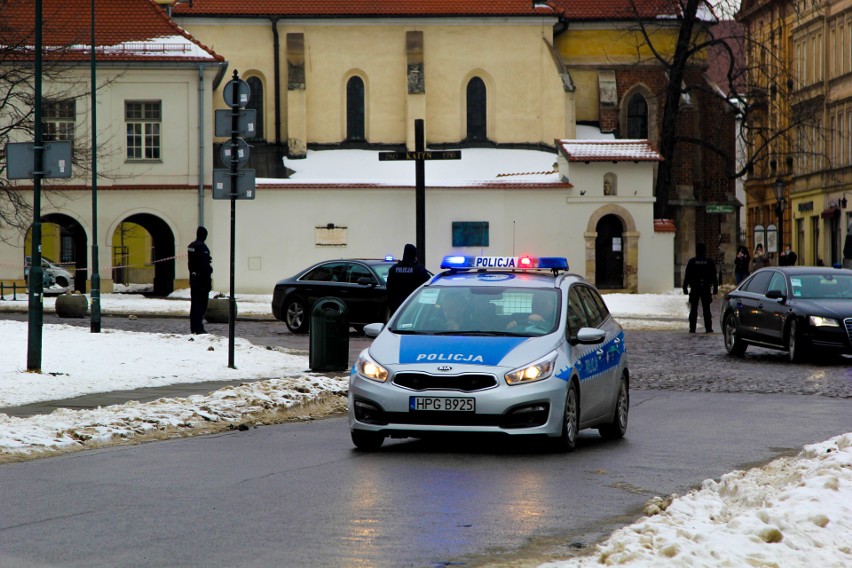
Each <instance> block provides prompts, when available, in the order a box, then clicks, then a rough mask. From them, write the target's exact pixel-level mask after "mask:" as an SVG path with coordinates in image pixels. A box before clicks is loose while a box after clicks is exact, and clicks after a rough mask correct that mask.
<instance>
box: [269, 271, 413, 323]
mask: <svg viewBox="0 0 852 568" xmlns="http://www.w3.org/2000/svg"><path fill="white" fill-rule="evenodd" d="M395 263H396V260H393V259H363V258H352V259H339V260H328V261H325V262H320V263H319V264H315V265H313V266H311V267H310V268H308V269H307V270H303V271H302V272H300V273H299V274H297V275H296V276H292V277H290V278H285V279H284V280H280V281H278V283H277V284H275V289H274V290H273V292H272V315H274V316H275V318H276V319H279V320H281V321H283V322H284V323H285V324H287V329H289V330H290V331H292V332H293V333H305V332H307V331H308V324H309V323H310V319H311V307H312V306H313V305H314V302H316V301H317V300H319V299H320V298H324V297H326V296H332V297H335V298H339V299H340V300H341V301H343V303H344V304H346V308H347V310H348V312H349V314H348V315H349V324H350V325H352V326H353V327H355V329H362V328H363V327H364V325H365V324H368V323H374V322H385V321H387V319H388V314H387V310H388V291H387V276H388V270H390V267H391V266H393V265H394V264H395Z"/></svg>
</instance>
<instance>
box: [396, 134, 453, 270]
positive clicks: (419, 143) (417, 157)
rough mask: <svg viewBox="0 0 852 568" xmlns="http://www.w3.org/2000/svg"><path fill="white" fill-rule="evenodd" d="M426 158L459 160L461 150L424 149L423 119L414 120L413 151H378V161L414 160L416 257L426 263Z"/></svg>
mask: <svg viewBox="0 0 852 568" xmlns="http://www.w3.org/2000/svg"><path fill="white" fill-rule="evenodd" d="M426 160H461V150H434V151H428V152H427V151H426V136H425V134H424V128H423V119H422V118H418V119H416V120H415V121H414V152H379V161H380V162H397V161H413V162H414V217H415V238H416V239H417V241H416V242H417V258H418V260H419V261H420V262H421V263H423V264H426Z"/></svg>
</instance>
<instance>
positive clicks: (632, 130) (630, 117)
mask: <svg viewBox="0 0 852 568" xmlns="http://www.w3.org/2000/svg"><path fill="white" fill-rule="evenodd" d="M627 137H628V138H631V139H644V138H648V103H647V102H646V101H645V97H643V96H642V95H640V94H639V93H636V94H635V95H633V96H632V97H630V100H629V101H628V102H627Z"/></svg>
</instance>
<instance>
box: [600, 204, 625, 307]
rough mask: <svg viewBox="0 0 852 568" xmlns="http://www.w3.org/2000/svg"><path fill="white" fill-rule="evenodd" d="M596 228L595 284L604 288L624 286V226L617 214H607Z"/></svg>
mask: <svg viewBox="0 0 852 568" xmlns="http://www.w3.org/2000/svg"><path fill="white" fill-rule="evenodd" d="M595 230H596V231H597V233H598V236H597V237H596V238H595V285H596V286H597V287H598V288H602V289H610V290H613V289H616V290H617V289H621V288H624V238H623V237H622V234H623V233H624V227H623V226H622V224H621V219H619V218H618V217H616V216H615V215H605V216H604V217H603V218H601V220H600V221H598V224H597V227H595Z"/></svg>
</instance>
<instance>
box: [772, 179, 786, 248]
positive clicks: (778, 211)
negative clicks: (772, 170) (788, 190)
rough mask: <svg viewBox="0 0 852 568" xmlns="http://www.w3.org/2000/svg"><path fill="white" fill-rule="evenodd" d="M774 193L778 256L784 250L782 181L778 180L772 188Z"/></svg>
mask: <svg viewBox="0 0 852 568" xmlns="http://www.w3.org/2000/svg"><path fill="white" fill-rule="evenodd" d="M772 191H774V192H775V201H776V202H777V203H776V204H775V215H777V216H778V254H781V251H783V250H784V180H782V179H781V178H778V179H776V180H775V185H773V186H772Z"/></svg>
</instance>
